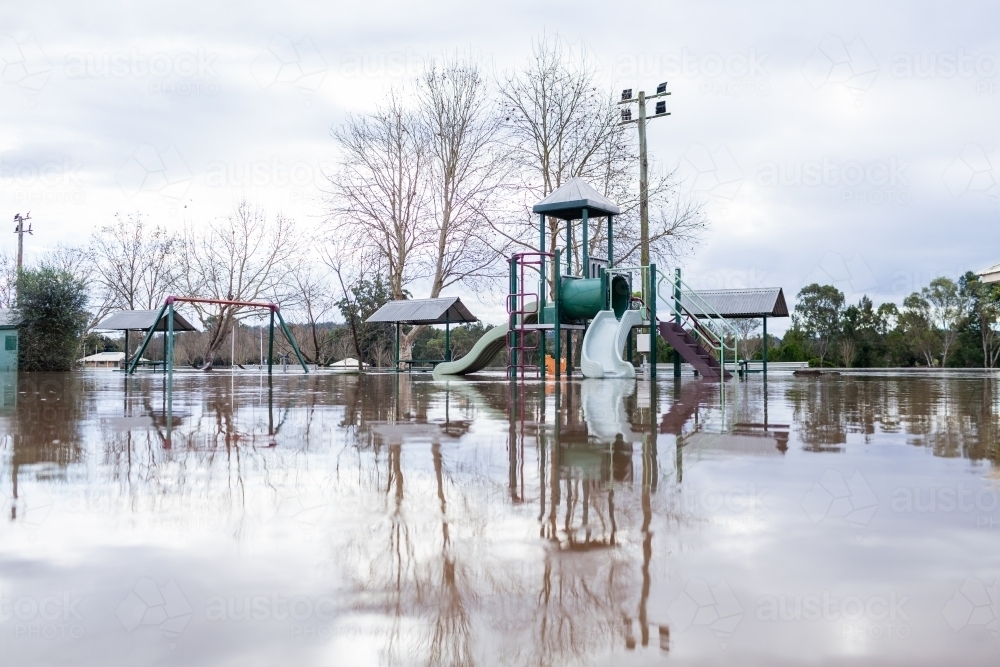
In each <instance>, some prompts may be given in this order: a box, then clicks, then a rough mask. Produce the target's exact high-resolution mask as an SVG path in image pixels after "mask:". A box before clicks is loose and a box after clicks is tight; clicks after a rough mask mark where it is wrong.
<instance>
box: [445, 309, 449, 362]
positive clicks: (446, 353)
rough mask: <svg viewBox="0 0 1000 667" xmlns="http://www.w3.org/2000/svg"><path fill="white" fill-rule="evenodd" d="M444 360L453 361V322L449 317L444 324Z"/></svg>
mask: <svg viewBox="0 0 1000 667" xmlns="http://www.w3.org/2000/svg"><path fill="white" fill-rule="evenodd" d="M444 360H445V361H451V322H449V321H448V316H447V315H445V322H444Z"/></svg>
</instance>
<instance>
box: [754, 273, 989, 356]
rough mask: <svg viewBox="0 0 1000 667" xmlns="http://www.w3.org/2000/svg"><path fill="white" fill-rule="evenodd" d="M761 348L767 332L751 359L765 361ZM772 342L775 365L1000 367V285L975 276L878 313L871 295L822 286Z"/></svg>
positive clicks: (940, 281)
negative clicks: (852, 300)
mask: <svg viewBox="0 0 1000 667" xmlns="http://www.w3.org/2000/svg"><path fill="white" fill-rule="evenodd" d="M751 326H752V327H753V328H754V329H756V328H757V327H759V321H758V322H756V323H753V324H751ZM761 344H762V339H761V337H760V335H759V333H758V334H757V335H756V336H751V337H748V345H749V346H750V349H748V350H745V354H744V356H746V357H747V358H760V356H761V347H762V345H761ZM768 344H769V348H770V349H769V353H768V358H769V360H772V361H809V362H811V364H813V365H817V366H831V365H838V366H845V367H848V368H850V367H906V366H926V367H937V368H996V367H997V364H998V361H1000V284H993V283H984V282H982V280H981V279H980V278H979V276H978V275H976V274H975V273H973V272H971V271H968V272H966V273H965V274H964V275H962V276H961V277H960V278H959V279H958V280H957V281H955V280H952V279H950V278H947V277H938V278H934V279H933V280H931V281H930V283H929V284H928V285H927V286H925V287H923V288H921V289H920V290H919V291H916V292H913V293H912V294H910V295H909V296H907V297H906V298H905V299H903V302H902V304H896V303H893V302H886V303H883V304H881V305H879V306H877V307H876V306H875V305H874V304H873V303H872V300H871V299H870V298H868V297H867V296H863V297H862V298H861V299H860V300H859V301H858V303H856V304H847V303H846V301H845V297H844V294H843V293H842V292H841V291H840V290H838V289H837V288H836V287H834V286H832V285H819V284H816V283H814V284H812V285H807V286H805V287H803V288H802V289H801V290H800V291H799V293H798V295H797V303H796V306H795V311H794V314H793V315H792V326H791V327H790V328H789V329H788V330H787V331H786V332H785V335H784V336H783V337H782V338H781V339H780V340H779V339H777V338H776V337H769V340H768ZM747 353H748V354H747Z"/></svg>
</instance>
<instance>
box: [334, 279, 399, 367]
mask: <svg viewBox="0 0 1000 667" xmlns="http://www.w3.org/2000/svg"><path fill="white" fill-rule="evenodd" d="M345 292H346V294H345V296H344V298H342V299H340V300H339V301H338V302H337V308H339V309H340V313H341V314H342V315H343V316H344V320H346V322H347V327H348V329H349V330H350V332H351V338H352V340H353V342H354V351H355V353H356V354H357V358H358V361H363V362H365V363H368V364H374V365H378V362H379V360H380V357H381V356H383V354H384V353H385V351H386V350H387V349H390V348H391V346H392V345H394V340H393V336H394V331H393V327H392V325H391V324H388V323H381V322H380V323H375V322H373V323H369V322H367V321H366V320H367V319H368V318H369V317H371V316H372V315H373V314H374V313H375V311H376V310H378V309H379V308H381V307H382V306H384V305H385V304H386V303H387V302H389V301H390V300H391V292H390V291H389V285H388V283H387V282H386V281H385V280H383V279H382V277H381V276H376V277H375V278H374V279H373V280H359V281H358V282H356V283H355V284H354V285H352V286H350V287H348V288H347V289H346V290H345Z"/></svg>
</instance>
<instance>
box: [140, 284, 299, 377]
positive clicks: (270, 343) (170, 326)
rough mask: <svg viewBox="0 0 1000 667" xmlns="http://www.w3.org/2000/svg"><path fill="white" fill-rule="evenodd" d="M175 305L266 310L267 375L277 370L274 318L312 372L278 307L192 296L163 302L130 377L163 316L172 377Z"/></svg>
mask: <svg viewBox="0 0 1000 667" xmlns="http://www.w3.org/2000/svg"><path fill="white" fill-rule="evenodd" d="M175 303H211V304H216V305H221V306H239V307H241V308H266V309H268V310H269V311H271V317H270V325H269V327H268V334H267V374H268V375H271V372H272V370H273V367H274V318H275V316H277V318H278V325H279V326H280V327H281V332H282V333H283V334H284V335H285V339H286V340H287V341H288V342H289V344H290V345H291V346H292V350H294V351H295V356H296V358H298V360H299V363H300V364H302V370H303V371H305V372H306V373H308V372H309V368H308V367H307V366H306V362H305V360H304V359H303V358H302V353H301V352H299V346H298V345H296V344H295V339H294V338H292V332H291V331H289V330H288V325H287V324H285V318H283V317H282V316H281V310H280V309H279V308H278V304H276V303H260V302H254V301H230V300H226V299H203V298H200V297H192V296H168V297H167V298H166V300H165V301H164V302H163V307H162V308H160V312H159V313H158V314H157V316H156V321H155V322H153V325H152V326H151V327H149V331H148V332H146V338H145V339H143V341H142V345H141V346H139V350H138V352H136V355H135V358H134V359H132V363H131V364H129V366H128V371H127V374H129V375H131V374H133V373H135V369H136V367H137V366H138V365H139V360H140V359H141V358H142V353H143V352H145V351H146V347H148V346H149V342H150V341H151V340H153V334H154V333H156V327H157V325H159V324H160V322H161V321H163V316H164V315H167V330H166V336H167V341H166V343H167V344H166V352H165V354H164V370H165V371H167V372H169V373H172V372H173V370H174V304H175Z"/></svg>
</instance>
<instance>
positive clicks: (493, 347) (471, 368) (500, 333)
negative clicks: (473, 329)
mask: <svg viewBox="0 0 1000 667" xmlns="http://www.w3.org/2000/svg"><path fill="white" fill-rule="evenodd" d="M536 309H537V307H536V304H535V303H534V302H532V303H528V304H526V305H525V310H536ZM536 321H538V315H537V314H536V313H531V314H529V315H525V317H524V322H525V324H532V323H534V322H536ZM507 329H508V327H507V325H506V324H505V325H503V326H500V327H493V328H492V329H490V330H489V331H487V332H486V333H485V334H483V337H482V338H480V339H479V340H477V341H476V344H475V345H473V346H472V349H471V350H469V353H468V354H466V355H465V356H464V357H462V358H461V359H459V360H458V361H445V362H442V363H440V364H438V365H437V366H435V367H434V377H440V376H443V375H465V374H466V373H475V372H477V371H481V370H483V369H484V368H486V366H488V365H489V363H490V362H491V361H492V360H493V357H495V356H497V355H498V354H499V353H500V350H502V349H504V347H506V345H507Z"/></svg>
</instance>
